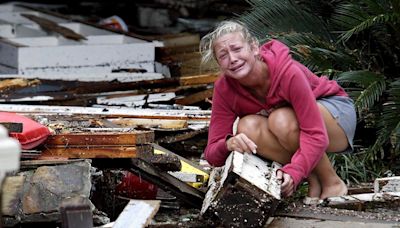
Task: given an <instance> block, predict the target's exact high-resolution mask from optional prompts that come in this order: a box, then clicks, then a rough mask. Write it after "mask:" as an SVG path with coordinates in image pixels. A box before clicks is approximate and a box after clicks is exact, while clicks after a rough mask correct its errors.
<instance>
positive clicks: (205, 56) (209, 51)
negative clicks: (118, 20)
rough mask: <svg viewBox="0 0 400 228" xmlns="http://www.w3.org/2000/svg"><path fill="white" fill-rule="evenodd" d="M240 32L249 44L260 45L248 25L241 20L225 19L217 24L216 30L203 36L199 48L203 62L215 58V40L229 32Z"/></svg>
mask: <svg viewBox="0 0 400 228" xmlns="http://www.w3.org/2000/svg"><path fill="white" fill-rule="evenodd" d="M234 32H239V33H240V34H241V35H242V37H243V39H244V40H245V41H246V42H248V43H249V44H256V45H258V40H257V38H256V37H254V36H253V35H252V34H251V33H250V31H249V30H248V29H247V27H246V26H245V25H244V24H242V23H241V22H239V21H231V20H228V21H223V22H221V23H219V24H218V25H217V27H216V28H215V29H214V31H212V32H210V33H208V34H207V35H205V36H204V37H203V38H201V41H200V46H199V50H200V53H201V55H202V59H201V62H202V63H207V62H209V61H210V60H215V53H214V42H215V40H216V39H218V38H220V37H221V36H223V35H226V34H228V33H234Z"/></svg>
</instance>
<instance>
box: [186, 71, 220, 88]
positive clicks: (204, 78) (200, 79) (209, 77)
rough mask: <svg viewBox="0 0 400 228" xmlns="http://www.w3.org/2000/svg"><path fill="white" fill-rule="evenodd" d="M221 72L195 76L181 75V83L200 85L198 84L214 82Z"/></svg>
mask: <svg viewBox="0 0 400 228" xmlns="http://www.w3.org/2000/svg"><path fill="white" fill-rule="evenodd" d="M218 76H219V74H217V73H215V74H203V75H195V76H184V77H180V79H179V84H180V85H181V86H184V85H198V84H210V83H214V82H215V81H216V80H217V79H218Z"/></svg>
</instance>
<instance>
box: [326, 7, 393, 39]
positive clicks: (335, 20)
mask: <svg viewBox="0 0 400 228" xmlns="http://www.w3.org/2000/svg"><path fill="white" fill-rule="evenodd" d="M393 5H395V4H394V3H391V2H390V1H376V0H363V1H361V3H360V2H355V3H353V4H351V3H348V2H346V1H345V2H344V3H342V4H339V5H337V6H336V9H335V11H334V13H333V14H332V18H331V25H332V26H333V27H332V28H335V29H336V30H339V31H344V32H342V33H341V34H340V36H339V40H338V42H342V41H347V40H349V39H350V38H351V37H352V36H354V35H355V34H359V33H361V32H363V31H365V30H367V29H370V28H372V27H375V28H378V29H380V26H385V25H386V24H387V25H390V26H392V27H393V28H396V26H393V25H395V24H396V23H398V22H399V21H400V12H399V11H398V10H396V8H395V7H393Z"/></svg>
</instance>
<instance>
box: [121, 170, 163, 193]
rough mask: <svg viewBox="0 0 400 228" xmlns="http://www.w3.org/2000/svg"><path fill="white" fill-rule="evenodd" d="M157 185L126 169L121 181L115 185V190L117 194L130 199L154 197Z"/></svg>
mask: <svg viewBox="0 0 400 228" xmlns="http://www.w3.org/2000/svg"><path fill="white" fill-rule="evenodd" d="M157 190H158V189H157V186H156V185H154V184H152V183H149V182H147V181H145V180H144V179H142V178H141V177H138V176H136V175H135V174H133V173H131V172H129V171H126V172H124V177H123V178H122V182H121V183H120V184H119V185H117V187H116V189H115V192H116V194H117V195H120V196H123V197H127V198H130V199H145V200H150V199H155V198H156V196H157Z"/></svg>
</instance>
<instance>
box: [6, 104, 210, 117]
mask: <svg viewBox="0 0 400 228" xmlns="http://www.w3.org/2000/svg"><path fill="white" fill-rule="evenodd" d="M0 111H5V112H16V113H30V114H33V113H41V114H43V113H53V114H58V115H71V114H81V115H85V114H86V115H99V116H104V117H136V118H148V119H181V120H188V119H191V120H193V119H196V120H209V119H210V116H211V111H209V110H164V109H133V108H125V107H118V108H116V107H108V106H107V107H102V108H98V107H78V106H47V105H16V104H0Z"/></svg>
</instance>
